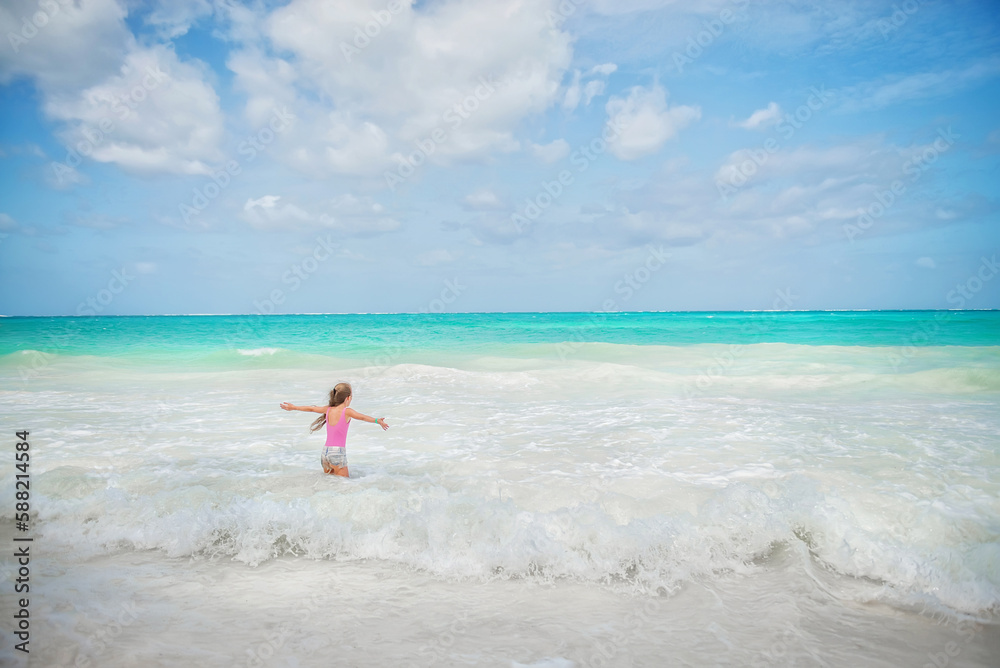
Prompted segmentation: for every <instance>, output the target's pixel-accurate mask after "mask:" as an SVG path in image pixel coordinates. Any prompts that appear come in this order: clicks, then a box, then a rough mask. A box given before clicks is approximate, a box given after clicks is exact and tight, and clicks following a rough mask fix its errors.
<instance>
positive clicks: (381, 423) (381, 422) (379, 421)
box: [375, 418, 389, 431]
mask: <svg viewBox="0 0 1000 668" xmlns="http://www.w3.org/2000/svg"><path fill="white" fill-rule="evenodd" d="M375 424H377V425H378V426H380V427H382V431H385V430H386V429H388V428H389V425H388V424H386V422H385V418H379V419H377V420H375Z"/></svg>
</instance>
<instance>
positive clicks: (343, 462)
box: [281, 383, 389, 478]
mask: <svg viewBox="0 0 1000 668" xmlns="http://www.w3.org/2000/svg"><path fill="white" fill-rule="evenodd" d="M281 407H282V408H284V409H285V410H286V411H307V412H311V413H322V415H320V416H319V417H318V418H316V420H315V421H314V422H313V423H312V428H311V429H310V431H316V430H317V429H319V428H320V427H322V426H323V425H324V424H325V425H326V447H324V448H323V454H322V455H320V458H319V461H320V463H321V464H322V465H323V471H324V472H325V473H329V474H332V475H339V476H343V477H345V478H347V477H350V476H349V475H348V473H347V427H348V426H349V425H350V421H351V419H352V418H356V419H358V420H361V421H362V422H374V423H375V424H377V425H379V426H380V427H382V430H383V431H385V430H386V429H388V428H389V425H387V424H386V423H385V418H378V419H377V420H376V419H375V418H373V417H369V416H368V415H364V414H362V413H359V412H357V411H356V410H354V409H353V408H351V386H350V385H348V384H347V383H337V386H336V387H334V388H333V389H332V390H330V405H329V406H293V405H292V404H290V403H288V402H287V401H286V402H284V403H283V404H281Z"/></svg>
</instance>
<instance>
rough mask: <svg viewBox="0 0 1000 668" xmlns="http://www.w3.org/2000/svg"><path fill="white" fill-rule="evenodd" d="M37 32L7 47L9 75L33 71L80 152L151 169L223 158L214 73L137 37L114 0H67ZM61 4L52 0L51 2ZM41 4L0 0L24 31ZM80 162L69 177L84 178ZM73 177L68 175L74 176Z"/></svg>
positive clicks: (3, 26) (2, 76)
mask: <svg viewBox="0 0 1000 668" xmlns="http://www.w3.org/2000/svg"><path fill="white" fill-rule="evenodd" d="M55 6H57V7H59V11H58V12H55V10H49V11H51V12H52V14H53V15H52V16H51V17H50V18H49V21H48V23H47V24H46V25H44V26H43V27H42V28H40V29H39V30H38V31H37V34H35V35H34V36H33V37H32V38H31V39H30V40H28V41H26V42H25V43H23V44H22V43H19V44H18V48H17V49H16V51H15V50H13V49H11V50H10V51H8V50H0V51H2V55H0V83H6V82H9V81H10V80H11V79H13V78H15V77H18V76H23V77H29V78H31V79H32V80H33V81H34V82H35V83H36V85H37V86H38V88H39V90H40V92H41V96H42V100H43V103H42V109H43V110H44V112H45V114H46V115H47V116H48V117H49V118H51V119H53V120H55V121H57V122H58V123H60V125H61V128H60V130H58V132H57V134H58V136H59V137H60V138H61V139H62V141H63V142H64V143H65V144H66V145H67V147H68V148H69V149H70V150H72V151H75V152H76V153H77V154H78V155H81V156H83V157H88V158H90V159H93V160H96V161H98V162H108V163H114V164H117V165H118V166H120V167H122V168H124V169H128V170H133V171H144V172H174V173H180V174H207V173H209V172H210V168H209V165H208V163H209V162H212V161H216V160H219V159H220V158H221V157H222V155H221V153H220V151H219V149H218V145H219V142H220V141H221V138H222V127H223V121H222V112H221V110H220V108H219V101H218V96H217V95H216V94H215V91H214V89H213V88H212V87H211V85H209V84H208V83H207V82H206V72H205V70H204V69H203V68H201V67H200V66H198V65H197V64H195V63H192V62H182V61H181V60H180V59H179V58H178V57H177V55H176V53H174V51H173V50H172V49H171V48H169V47H167V46H164V45H151V46H145V45H140V44H139V43H137V41H136V40H135V38H134V37H133V35H132V33H131V32H130V31H129V29H128V27H127V25H126V24H125V16H126V14H127V11H126V8H125V6H124V5H123V4H120V3H119V2H116V1H114V0H89V1H87V2H81V3H63V2H60V3H58V4H56V5H55ZM46 7H51V5H46ZM38 8H39V5H38V4H37V3H31V2H13V3H8V4H7V6H6V7H4V8H0V31H2V32H3V33H5V34H6V33H8V32H17V33H19V32H20V29H21V25H20V23H19V20H20V17H21V16H25V15H33V14H34V13H35V12H37V11H38ZM72 170H73V167H72V166H70V167H67V169H66V170H63V173H64V178H61V179H60V182H61V184H62V185H66V184H72V183H74V182H79V181H80V180H81V179H80V178H79V177H78V176H74V173H73V171H72ZM67 177H68V178H67Z"/></svg>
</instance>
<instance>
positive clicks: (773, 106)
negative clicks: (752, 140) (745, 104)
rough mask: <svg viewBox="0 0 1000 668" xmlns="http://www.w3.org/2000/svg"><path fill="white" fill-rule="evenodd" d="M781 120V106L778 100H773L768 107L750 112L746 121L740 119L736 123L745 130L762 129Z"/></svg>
mask: <svg viewBox="0 0 1000 668" xmlns="http://www.w3.org/2000/svg"><path fill="white" fill-rule="evenodd" d="M780 120H781V107H779V106H778V103H777V102H771V103H770V104H768V105H767V107H766V108H764V109H758V110H757V111H755V112H753V113H752V114H750V117H749V118H747V119H746V120H745V121H739V122H738V123H735V125H736V127H740V128H743V129H745V130H760V129H763V128H767V127H770V126H772V125H774V124H776V123H777V122H778V121H780Z"/></svg>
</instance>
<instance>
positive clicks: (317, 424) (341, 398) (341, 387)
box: [309, 383, 352, 431]
mask: <svg viewBox="0 0 1000 668" xmlns="http://www.w3.org/2000/svg"><path fill="white" fill-rule="evenodd" d="M351 394H352V390H351V385H350V383H337V385H336V386H335V387H334V388H333V389H332V390H330V403H329V404H328V405H329V406H330V407H331V408H333V407H334V406H339V405H340V404H342V403H344V402H345V401H347V398H348V397H350V396H351ZM327 413H329V411H327ZM325 424H326V413H323V414H322V415H320V416H319V417H318V418H316V419H315V420H313V423H312V425H310V427H309V431H317V430H319V429H322V428H323V425H325Z"/></svg>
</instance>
